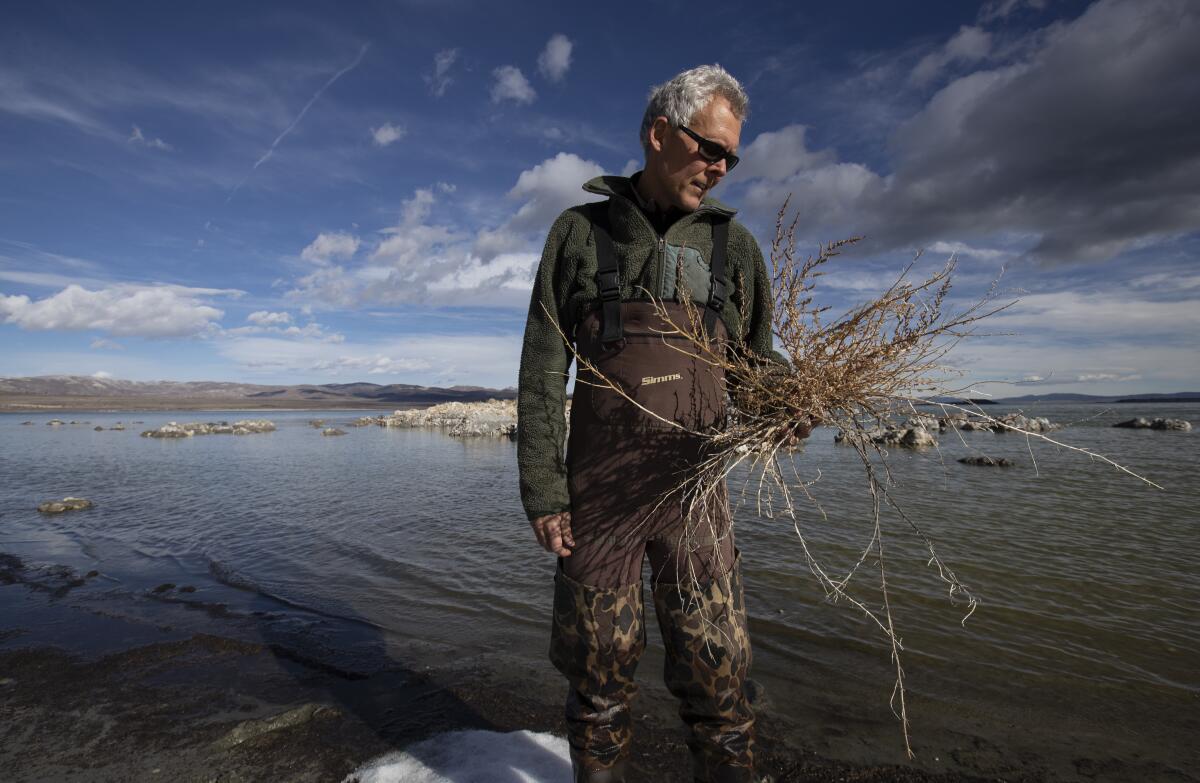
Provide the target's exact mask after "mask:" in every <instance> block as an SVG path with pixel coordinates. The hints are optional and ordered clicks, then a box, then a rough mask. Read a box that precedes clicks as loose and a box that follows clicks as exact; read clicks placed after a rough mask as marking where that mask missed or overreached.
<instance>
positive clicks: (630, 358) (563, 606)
mask: <svg viewBox="0 0 1200 783" xmlns="http://www.w3.org/2000/svg"><path fill="white" fill-rule="evenodd" d="M722 227H723V228H722ZM727 228H728V223H723V224H717V225H716V226H714V245H716V246H717V247H718V248H719V249H717V250H714V253H713V256H714V257H713V259H712V271H713V286H712V288H713V291H714V295H713V297H712V298H711V299H710V302H709V307H708V308H706V309H705V311H704V312H705V313H706V317H705V326H706V328H707V332H708V334H709V335H712V336H713V337H714V338H715V339H717V340H724V339H725V337H726V332H725V327H724V324H723V323H722V322H721V321H720V319H719V318H716V317H715V313H716V312H719V310H720V304H721V303H722V302H723V297H724V293H725V290H726V286H725V281H724V276H723V272H724V269H723V256H724V241H725V236H726V231H727ZM595 235H596V240H597V253H598V256H599V271H598V273H597V277H598V278H599V282H600V284H601V297H602V300H603V301H604V304H603V305H602V308H601V309H600V310H597V311H595V312H593V313H591V314H589V315H588V316H587V317H585V318H584V319H583V320H582V321H581V322H580V323H579V325H578V327H577V328H576V332H575V338H576V350H577V351H578V352H579V355H580V356H582V357H584V358H586V359H588V360H589V361H590V362H591V363H592V364H593V365H594V366H595V367H596V369H597V370H598V371H599V372H600V373H602V374H603V375H604V376H605V377H606V378H607V379H608V380H609V381H612V382H613V383H615V384H617V385H618V386H619V388H620V389H621V390H622V391H623V392H625V393H626V394H628V395H629V397H631V398H633V399H634V400H636V402H637V405H634V404H631V403H630V401H629V400H627V399H625V398H624V397H623V396H622V395H621V394H619V393H617V392H616V391H614V390H612V389H611V388H604V387H603V386H596V385H593V384H595V383H596V379H595V378H593V377H589V373H588V372H587V371H586V370H581V371H580V375H579V378H578V379H577V382H576V385H575V394H574V399H573V402H572V406H571V433H570V439H569V443H568V447H567V464H568V470H569V484H570V492H571V527H572V532H573V533H574V537H575V547H574V548H573V550H572V554H571V556H570V557H566V558H561V559H560V560H559V569H558V573H557V575H556V577H555V594H554V618H553V629H552V633H551V644H550V659H551V660H552V661H553V663H554V665H555V666H556V667H557V668H558V670H559V671H561V672H562V673H563V674H564V675H565V676H566V677H567V680H568V681H569V685H570V688H569V691H568V696H567V705H566V718H567V727H568V739H569V742H570V746H571V758H572V762H573V765H574V768H575V776H576V777H575V780H576V781H589V782H590V783H619V782H620V781H624V780H625V776H624V766H625V764H624V760H625V754H626V752H627V749H628V746H629V742H630V738H631V737H632V721H631V716H630V704H631V702H632V700H633V698H634V695H635V693H636V691H637V686H636V684H635V682H634V672H635V670H636V668H637V663H638V659H639V658H640V657H641V654H642V651H643V649H644V648H645V630H644V625H643V624H644V611H643V603H642V582H641V574H642V562H643V558H644V557H646V556H647V555H648V556H649V558H650V567H651V573H652V580H653V593H654V605H655V613H656V615H657V618H658V623H659V627H660V628H661V630H662V636H663V640H664V644H665V646H666V666H665V671H664V677H665V680H666V684H667V687H668V688H669V689H670V691H671V692H672V693H673V694H674V695H675V696H676V697H677V698H678V699H679V700H680V702H681V703H680V710H679V712H680V716H681V717H682V718H683V720H684V721H685V722H686V723H687V725H688V727H689V729H690V735H689V738H688V746H689V748H690V750H691V753H692V759H693V774H694V776H695V779H696V780H699V781H714V782H719V783H726V781H729V782H730V783H733V782H735V781H736V782H737V783H741V781H749V780H751V779H752V775H753V756H754V750H753V726H754V715H753V712H752V711H751V708H750V705H749V703H748V701H747V699H746V698H745V696H744V694H743V683H744V680H745V678H746V675H747V671H748V670H749V667H750V644H749V636H748V634H747V630H746V612H745V606H744V603H743V598H742V586H741V580H740V576H739V573H738V562H737V555H736V550H735V549H734V546H733V537H732V529H731V526H730V516H729V510H728V504H727V502H726V499H725V498H724V497H721V498H720V502H719V503H718V504H716V505H717V506H718V508H716V509H712V508H710V509H709V510H708V512H707V513H706V514H705V515H704V517H705V518H704V520H703V521H699V520H697V519H694V518H693V519H688V518H685V513H684V497H683V493H681V492H679V491H673V490H676V489H677V488H678V487H680V486H681V485H683V484H685V483H686V481H687V480H688V479H689V477H690V476H692V475H694V473H695V466H696V465H697V464H698V463H699V461H700V459H701V458H702V451H703V441H702V439H701V438H698V437H696V436H694V435H689V434H688V433H686V432H683V431H681V430H680V429H679V428H677V427H673V426H672V425H670V424H669V423H667V422H664V421H662V419H666V420H667V421H668V422H669V421H673V422H678V423H680V424H682V425H683V426H684V427H686V428H687V429H689V430H692V431H694V432H703V431H707V430H710V429H712V428H715V427H720V426H721V424H722V423H723V419H724V415H725V414H724V410H725V404H724V397H725V390H724V379H723V378H722V377H721V375H720V373H719V371H717V370H715V369H714V368H713V367H711V366H710V365H709V364H708V363H707V362H705V361H704V360H703V359H702V358H701V357H700V356H698V355H697V350H696V348H695V347H694V346H692V345H691V344H690V343H689V342H688V341H687V340H683V339H679V338H672V337H671V336H668V335H664V334H663V332H664V331H667V330H668V328H669V327H667V325H666V324H665V323H664V322H663V321H662V319H661V317H660V316H659V315H658V314H656V313H655V311H654V305H653V304H652V303H650V302H621V301H620V297H619V293H615V290H614V289H616V283H617V280H616V269H617V267H616V259H615V256H614V254H613V251H612V245H611V240H610V239H609V238H608V235H607V233H606V231H605V230H604V228H603V227H602V226H596V227H595ZM714 300H715V301H714ZM714 304H715V306H714ZM665 307H666V308H667V310H668V312H669V313H670V316H671V318H672V320H674V321H675V323H680V324H686V323H687V314H686V311H685V308H684V306H683V305H680V304H675V303H665ZM639 405H640V406H642V407H643V408H645V409H647V410H642V409H640V408H639V407H638V406H639ZM647 411H650V412H647ZM659 417H661V418H659Z"/></svg>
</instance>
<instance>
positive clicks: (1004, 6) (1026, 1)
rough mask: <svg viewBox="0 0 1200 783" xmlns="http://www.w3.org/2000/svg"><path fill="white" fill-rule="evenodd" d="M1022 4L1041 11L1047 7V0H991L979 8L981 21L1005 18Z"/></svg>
mask: <svg viewBox="0 0 1200 783" xmlns="http://www.w3.org/2000/svg"><path fill="white" fill-rule="evenodd" d="M1022 6H1028V7H1029V8H1033V9H1036V10H1038V11H1040V10H1042V9H1043V8H1045V7H1046V0H991V2H987V3H984V4H983V7H982V8H980V9H979V21H980V22H994V21H996V20H997V19H1005V18H1007V17H1008V16H1009V15H1010V14H1012V13H1013V12H1015V11H1016V10H1017V9H1019V8H1021V7H1022Z"/></svg>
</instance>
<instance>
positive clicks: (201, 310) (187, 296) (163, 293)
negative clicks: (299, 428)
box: [0, 285, 243, 338]
mask: <svg viewBox="0 0 1200 783" xmlns="http://www.w3.org/2000/svg"><path fill="white" fill-rule="evenodd" d="M242 294H243V292H241V291H235V290H222V289H214V288H187V287H184V286H174V285H114V286H110V287H108V288H105V289H101V290H98V291H90V290H88V289H86V288H83V287H82V286H79V285H69V286H67V287H66V288H64V289H63V290H62V291H59V292H58V293H57V294H54V295H53V296H49V297H46V298H45V299H40V300H37V301H33V300H31V299H30V298H29V297H28V296H4V295H3V294H0V318H3V320H4V323H10V324H15V325H16V326H19V327H20V328H21V329H25V330H27V331H99V332H104V333H107V334H109V335H112V336H116V337H164V338H165V337H200V336H205V335H211V334H214V333H216V332H217V331H218V330H219V327H218V326H217V324H216V322H217V321H218V320H220V318H221V317H222V316H223V315H224V313H223V312H222V311H221V310H219V309H217V308H216V307H213V306H212V305H209V304H207V303H206V302H204V301H203V299H205V298H209V297H214V296H231V297H238V296H241V295H242Z"/></svg>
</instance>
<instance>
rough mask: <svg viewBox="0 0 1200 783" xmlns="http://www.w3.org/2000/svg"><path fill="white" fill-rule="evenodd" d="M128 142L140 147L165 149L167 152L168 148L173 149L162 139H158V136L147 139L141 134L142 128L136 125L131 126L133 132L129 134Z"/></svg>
mask: <svg viewBox="0 0 1200 783" xmlns="http://www.w3.org/2000/svg"><path fill="white" fill-rule="evenodd" d="M129 143H130V144H136V145H138V146H141V147H150V148H152V149H156V150H165V151H168V152H169V151H170V150H172V149H174V147H172V146H171V145H170V144H167V143H166V142H165V141H163V140H162V139H159V138H154V139H147V138H146V137H145V136H144V135H143V134H142V129H141V128H139V127H138V126H136V125H134V126H133V132H132V133H131V134H129Z"/></svg>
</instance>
